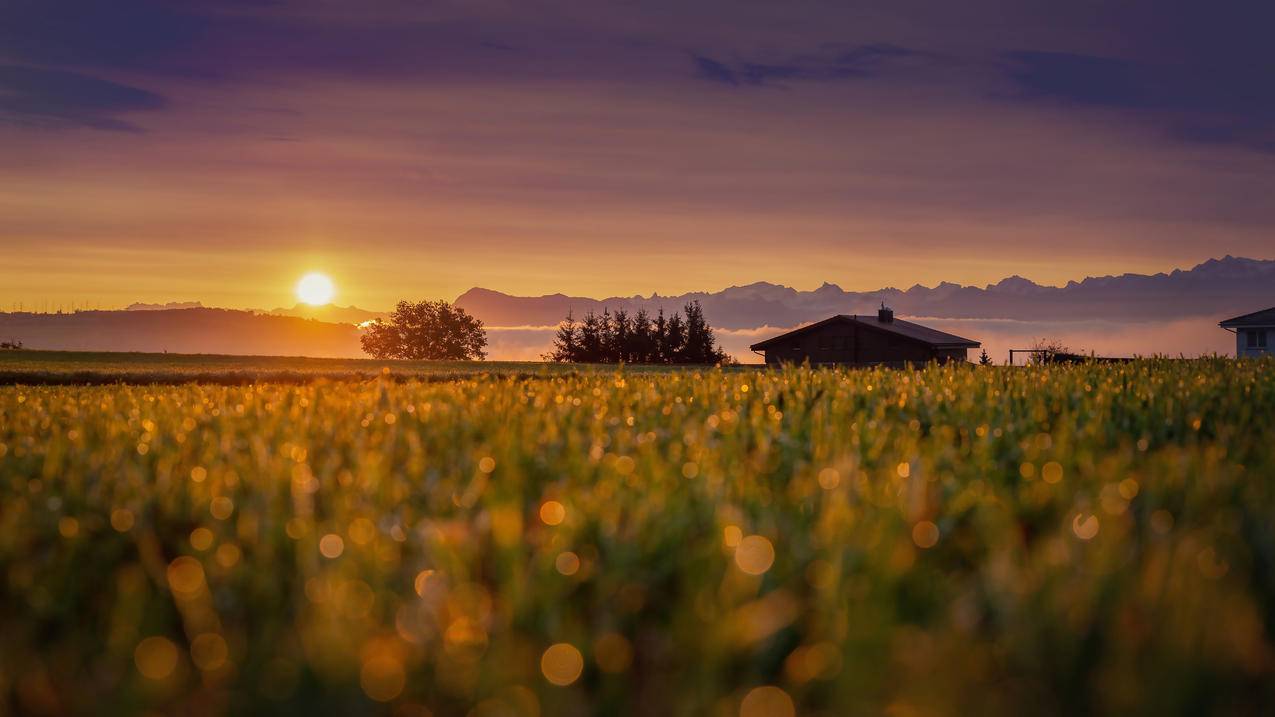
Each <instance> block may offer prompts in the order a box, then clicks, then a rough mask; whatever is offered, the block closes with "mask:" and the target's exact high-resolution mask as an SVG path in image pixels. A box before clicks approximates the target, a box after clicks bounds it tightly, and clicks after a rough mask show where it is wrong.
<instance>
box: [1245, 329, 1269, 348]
mask: <svg viewBox="0 0 1275 717" xmlns="http://www.w3.org/2000/svg"><path fill="white" fill-rule="evenodd" d="M1244 338H1245V343H1246V345H1247V346H1248V348H1250V349H1264V348H1266V329H1248V330H1247V331H1245V332H1244Z"/></svg>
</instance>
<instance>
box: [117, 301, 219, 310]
mask: <svg viewBox="0 0 1275 717" xmlns="http://www.w3.org/2000/svg"><path fill="white" fill-rule="evenodd" d="M202 308H204V305H203V304H202V303H200V302H198V301H170V302H168V303H167V304H144V303H141V302H138V303H136V304H129V305H128V306H125V307H124V310H125V311H168V310H169V309H202Z"/></svg>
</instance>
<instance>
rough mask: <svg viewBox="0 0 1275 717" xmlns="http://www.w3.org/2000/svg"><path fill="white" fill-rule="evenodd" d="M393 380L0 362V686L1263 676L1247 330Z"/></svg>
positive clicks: (80, 698)
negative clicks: (986, 349)
mask: <svg viewBox="0 0 1275 717" xmlns="http://www.w3.org/2000/svg"><path fill="white" fill-rule="evenodd" d="M377 366H380V364H377ZM46 368H47V366H46ZM107 369H109V367H107ZM107 369H103V371H106V372H107V373H109V371H107ZM533 373H534V372H533ZM373 375H375V374H374V372H373ZM399 378H402V379H407V380H395V381H390V380H384V379H373V380H368V381H358V382H337V381H329V380H323V379H322V378H319V379H318V380H314V381H311V382H308V383H274V382H256V383H247V384H246V385H209V384H206V383H185V384H180V385H127V384H126V385H113V386H71V385H45V386H31V385H7V386H3V387H0V580H2V581H3V582H2V583H0V646H2V649H0V695H3V697H2V698H0V705H2V707H0V712H3V711H5V710H6V709H7V711H10V712H13V713H22V714H83V713H90V714H92V713H101V714H136V713H143V712H147V711H150V712H153V713H156V714H159V713H190V714H244V713H259V714H285V713H287V714H312V713H327V714H334V713H335V714H358V713H382V712H384V713H391V714H397V715H426V714H433V715H437V716H439V717H442V716H444V715H466V714H473V715H545V716H554V715H575V714H603V715H613V714H632V715H651V714H665V715H722V716H726V715H732V716H733V715H740V716H741V717H761V716H762V715H775V716H777V717H785V716H791V715H794V714H797V715H828V716H834V715H837V716H839V715H855V714H863V715H877V714H883V713H884V714H891V715H947V714H951V715H965V714H985V715H999V714H1003V715H1020V714H1068V715H1071V714H1092V713H1124V712H1136V713H1155V714H1165V713H1169V714H1182V713H1190V714H1201V713H1220V714H1259V713H1268V714H1269V713H1270V712H1271V710H1272V708H1275V438H1273V437H1275V362H1272V361H1269V360H1268V361H1245V362H1234V361H1227V360H1221V359H1208V360H1199V361H1175V362H1169V361H1139V362H1132V363H1128V364H1118V365H1082V366H1070V367H1036V368H1028V369H1007V368H994V369H981V368H974V367H948V368H940V367H929V368H925V369H921V370H915V371H913V370H899V371H895V370H810V369H797V368H794V369H786V370H782V371H774V370H769V371H761V370H758V371H733V372H730V371H726V372H724V371H722V370H718V369H702V370H697V371H684V372H646V373H642V372H634V371H631V370H624V371H615V370H608V371H597V370H594V371H586V372H574V373H569V374H562V375H550V374H537V375H524V372H515V374H513V375H508V376H499V375H481V376H477V375H476V376H473V377H460V378H453V379H452V380H435V381H417V380H410V379H411V377H407V376H400V377H399Z"/></svg>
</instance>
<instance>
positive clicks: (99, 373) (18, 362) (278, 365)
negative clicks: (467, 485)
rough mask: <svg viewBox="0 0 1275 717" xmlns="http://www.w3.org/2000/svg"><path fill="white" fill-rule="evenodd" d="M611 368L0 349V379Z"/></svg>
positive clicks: (213, 380) (335, 377)
mask: <svg viewBox="0 0 1275 717" xmlns="http://www.w3.org/2000/svg"><path fill="white" fill-rule="evenodd" d="M613 370H615V366H603V365H600V364H597V365H586V364H554V363H543V362H538V361H397V360H382V359H334V358H306V357H301V356H228V355H220V354H155V353H124V352H93V351H29V350H23V351H0V385H19V384H21V385H48V386H57V385H86V384H118V383H124V384H136V385H145V384H151V383H170V384H177V383H203V384H219V385H232V386H233V385H247V384H252V383H258V382H270V383H291V384H296V383H311V382H314V381H320V380H330V381H360V380H370V379H377V378H382V377H385V376H388V377H389V378H391V379H393V380H396V381H403V380H421V381H447V380H453V379H460V378H473V377H476V376H480V375H488V376H496V377H515V378H519V377H520V378H531V377H537V376H552V375H560V374H571V373H580V372H590V371H613ZM627 370H628V371H629V372H631V373H643V372H651V371H659V372H667V371H678V370H685V369H681V368H671V367H667V366H639V367H632V368H629V369H627Z"/></svg>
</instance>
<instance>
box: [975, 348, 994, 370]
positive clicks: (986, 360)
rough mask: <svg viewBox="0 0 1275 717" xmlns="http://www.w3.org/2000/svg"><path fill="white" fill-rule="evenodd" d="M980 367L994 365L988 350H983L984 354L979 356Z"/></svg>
mask: <svg viewBox="0 0 1275 717" xmlns="http://www.w3.org/2000/svg"><path fill="white" fill-rule="evenodd" d="M978 365H979V366H991V365H992V357H991V356H988V355H987V349H983V353H981V354H979V355H978Z"/></svg>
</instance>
